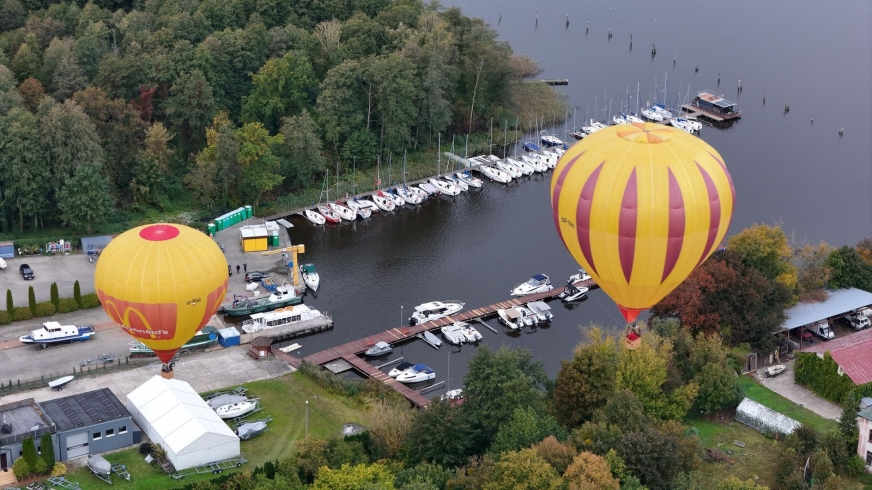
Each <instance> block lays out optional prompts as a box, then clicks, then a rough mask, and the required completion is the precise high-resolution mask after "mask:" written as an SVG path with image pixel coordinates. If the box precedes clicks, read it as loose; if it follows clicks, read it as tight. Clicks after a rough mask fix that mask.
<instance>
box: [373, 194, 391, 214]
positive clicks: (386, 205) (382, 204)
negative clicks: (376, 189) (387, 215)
mask: <svg viewBox="0 0 872 490" xmlns="http://www.w3.org/2000/svg"><path fill="white" fill-rule="evenodd" d="M372 202H374V203H375V205H376V206H378V208H379V209H381V210H382V211H393V210H394V208H395V207H396V206H395V205H394V202H393V201H391V200H390V199H387V198H385V197H382V196H380V195H378V193H375V194H373V195H372Z"/></svg>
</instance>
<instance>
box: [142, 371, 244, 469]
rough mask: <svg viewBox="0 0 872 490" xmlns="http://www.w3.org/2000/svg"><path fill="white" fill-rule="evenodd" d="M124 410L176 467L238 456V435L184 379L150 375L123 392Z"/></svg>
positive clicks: (184, 467) (189, 466) (187, 466)
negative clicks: (140, 384) (139, 384)
mask: <svg viewBox="0 0 872 490" xmlns="http://www.w3.org/2000/svg"><path fill="white" fill-rule="evenodd" d="M127 410H128V411H129V412H130V413H131V415H133V419H134V420H135V421H136V423H137V424H139V426H140V427H142V430H143V431H144V432H145V434H146V435H148V437H149V439H151V441H152V442H153V443H155V444H160V445H161V446H162V447H163V448H164V449H165V450H166V453H167V459H169V460H170V462H171V463H172V464H173V466H175V468H176V470H179V471H181V470H184V469H187V468H192V467H194V466H197V465H201V464H205V463H211V462H214V461H221V460H224V459H229V458H234V457H236V456H239V437H237V436H236V434H234V433H233V431H232V430H230V428H229V427H228V426H227V424H226V423H224V421H223V420H221V418H220V417H218V415H217V414H216V413H215V411H214V410H212V409H211V408H209V405H207V404H206V402H205V401H203V399H202V398H201V397H200V395H198V394H197V392H196V391H194V389H193V388H191V386H190V385H189V384H188V383H185V382H184V381H179V380H176V379H163V378H162V377H160V376H154V377H153V378H151V379H150V380H148V381H146V382H145V383H143V384H142V386H140V387H139V388H137V389H135V390H133V392H131V393H130V394H129V395H127Z"/></svg>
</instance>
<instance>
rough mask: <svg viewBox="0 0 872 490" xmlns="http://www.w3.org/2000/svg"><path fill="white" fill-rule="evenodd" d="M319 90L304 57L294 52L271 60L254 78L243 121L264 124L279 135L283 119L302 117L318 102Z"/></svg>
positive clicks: (243, 106)
mask: <svg viewBox="0 0 872 490" xmlns="http://www.w3.org/2000/svg"><path fill="white" fill-rule="evenodd" d="M317 86H318V83H317V81H316V80H315V75H314V73H313V72H312V64H311V63H310V62H309V59H308V58H307V57H306V55H305V54H304V53H301V52H297V51H292V52H289V53H287V54H285V55H284V56H282V57H281V58H276V59H272V60H269V61H267V62H266V64H265V65H263V66H262V67H261V68H260V70H258V72H257V73H256V74H254V75H252V86H251V93H250V95H248V96H247V97H244V98H243V103H242V120H243V121H244V122H262V123H263V125H264V126H265V127H266V128H267V129H268V130H270V131H276V130H278V128H279V124H280V123H281V120H282V118H283V117H285V116H291V115H296V114H299V113H300V112H301V111H302V110H303V109H304V108H306V107H308V106H309V105H310V104H311V102H313V101H314V100H315V90H316V89H317Z"/></svg>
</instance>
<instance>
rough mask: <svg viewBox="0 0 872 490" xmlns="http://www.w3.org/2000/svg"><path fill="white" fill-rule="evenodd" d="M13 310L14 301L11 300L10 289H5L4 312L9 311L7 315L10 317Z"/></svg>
mask: <svg viewBox="0 0 872 490" xmlns="http://www.w3.org/2000/svg"><path fill="white" fill-rule="evenodd" d="M14 310H15V303H13V302H12V290H11V289H7V290H6V313H9V317H10V318H11V317H12V312H13V311H14Z"/></svg>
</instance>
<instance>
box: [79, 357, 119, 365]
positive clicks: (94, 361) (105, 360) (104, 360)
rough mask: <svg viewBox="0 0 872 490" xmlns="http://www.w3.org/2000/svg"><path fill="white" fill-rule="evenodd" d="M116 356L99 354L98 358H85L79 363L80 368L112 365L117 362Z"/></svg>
mask: <svg viewBox="0 0 872 490" xmlns="http://www.w3.org/2000/svg"><path fill="white" fill-rule="evenodd" d="M115 359H116V357H115V354H97V357H85V358H83V359H82V360H81V361H80V362H79V367H85V366H90V365H98V364H112V363H113V362H115Z"/></svg>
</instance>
